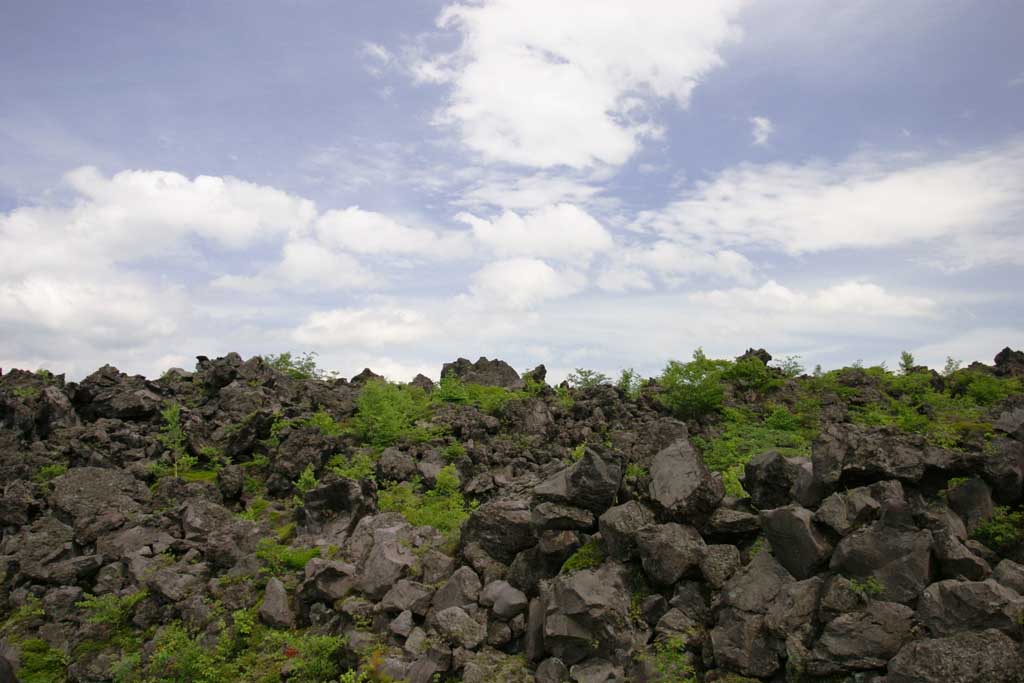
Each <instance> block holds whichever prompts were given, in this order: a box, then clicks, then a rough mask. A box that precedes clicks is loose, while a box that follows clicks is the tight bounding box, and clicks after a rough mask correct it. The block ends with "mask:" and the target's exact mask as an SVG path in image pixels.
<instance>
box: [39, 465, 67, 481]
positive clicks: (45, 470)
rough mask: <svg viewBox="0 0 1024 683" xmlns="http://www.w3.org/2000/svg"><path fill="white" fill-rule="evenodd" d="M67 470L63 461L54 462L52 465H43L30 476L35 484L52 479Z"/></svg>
mask: <svg viewBox="0 0 1024 683" xmlns="http://www.w3.org/2000/svg"><path fill="white" fill-rule="evenodd" d="M67 471H68V466H67V465H65V464H64V463H62V462H60V463H54V464H52V465H43V466H42V467H40V468H39V471H37V472H36V475H35V476H34V477H32V480H33V481H35V482H36V483H37V484H46V483H48V482H51V481H53V480H54V479H56V478H57V477H59V476H60V475H62V474H64V473H65V472H67Z"/></svg>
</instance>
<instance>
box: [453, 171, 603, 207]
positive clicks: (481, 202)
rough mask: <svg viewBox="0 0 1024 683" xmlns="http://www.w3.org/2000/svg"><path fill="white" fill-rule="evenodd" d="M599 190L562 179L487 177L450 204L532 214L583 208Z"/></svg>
mask: <svg viewBox="0 0 1024 683" xmlns="http://www.w3.org/2000/svg"><path fill="white" fill-rule="evenodd" d="M600 192H601V188H600V187H598V186H597V185H595V184H593V183H590V182H583V181H580V180H577V179H574V178H568V177H565V176H564V175H557V174H553V173H544V172H541V173H534V174H531V175H515V176H510V175H490V176H488V177H486V178H484V179H483V180H481V181H478V182H476V183H474V184H473V185H471V186H470V187H469V188H468V189H467V190H466V191H464V192H462V193H460V196H459V197H458V198H457V199H456V200H455V201H453V202H452V203H453V204H454V205H456V206H465V207H471V208H474V209H478V208H485V207H492V206H496V207H498V208H500V209H511V210H524V209H525V210H532V209H539V208H542V207H545V206H550V205H552V204H561V203H569V204H585V203H587V202H588V201H590V200H591V199H593V198H594V197H595V196H596V195H598V194H599V193H600Z"/></svg>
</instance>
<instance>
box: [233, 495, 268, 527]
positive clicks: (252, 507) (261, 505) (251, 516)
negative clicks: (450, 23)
mask: <svg viewBox="0 0 1024 683" xmlns="http://www.w3.org/2000/svg"><path fill="white" fill-rule="evenodd" d="M269 506H270V502H269V501H268V500H267V499H266V498H263V497H262V496H257V497H256V498H253V499H252V500H250V501H249V503H248V505H247V506H246V508H245V511H244V512H239V513H238V517H239V518H240V519H247V520H249V521H250V522H255V521H257V520H258V519H259V518H260V517H261V516H262V515H263V512H264V510H266V509H267V508H268V507H269Z"/></svg>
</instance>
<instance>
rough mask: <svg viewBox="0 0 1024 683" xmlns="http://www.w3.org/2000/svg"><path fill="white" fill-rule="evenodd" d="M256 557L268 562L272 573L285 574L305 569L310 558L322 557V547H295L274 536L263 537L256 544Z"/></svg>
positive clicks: (268, 567)
mask: <svg viewBox="0 0 1024 683" xmlns="http://www.w3.org/2000/svg"><path fill="white" fill-rule="evenodd" d="M256 557H258V558H259V559H261V560H263V561H264V562H265V563H266V565H267V571H268V572H270V573H271V574H285V573H287V572H289V571H295V570H299V569H304V568H305V567H306V564H307V563H308V562H309V561H310V560H312V559H313V558H314V557H320V549H319V548H293V547H291V546H287V545H284V544H282V543H279V542H278V541H275V540H274V539H272V538H263V539H260V542H259V543H258V544H257V546H256Z"/></svg>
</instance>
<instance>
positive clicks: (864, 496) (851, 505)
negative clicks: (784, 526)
mask: <svg viewBox="0 0 1024 683" xmlns="http://www.w3.org/2000/svg"><path fill="white" fill-rule="evenodd" d="M897 500H903V487H902V486H901V485H900V483H899V482H898V481H884V482H878V483H877V484H873V485H871V486H861V487H859V488H855V489H850V490H849V491H847V492H845V493H833V494H832V495H831V496H829V497H828V498H826V499H825V500H823V501H822V502H821V505H820V506H819V507H818V509H817V511H816V512H815V513H814V521H816V522H818V523H820V524H824V525H826V526H828V527H830V528H831V529H832V530H833V531H835V532H836V533H837V534H839V535H840V536H845V535H847V534H848V533H850V532H851V531H853V530H854V529H856V528H858V527H861V526H864V525H865V524H869V523H871V522H873V521H875V520H876V519H878V517H879V515H880V514H881V511H882V501H897Z"/></svg>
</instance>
